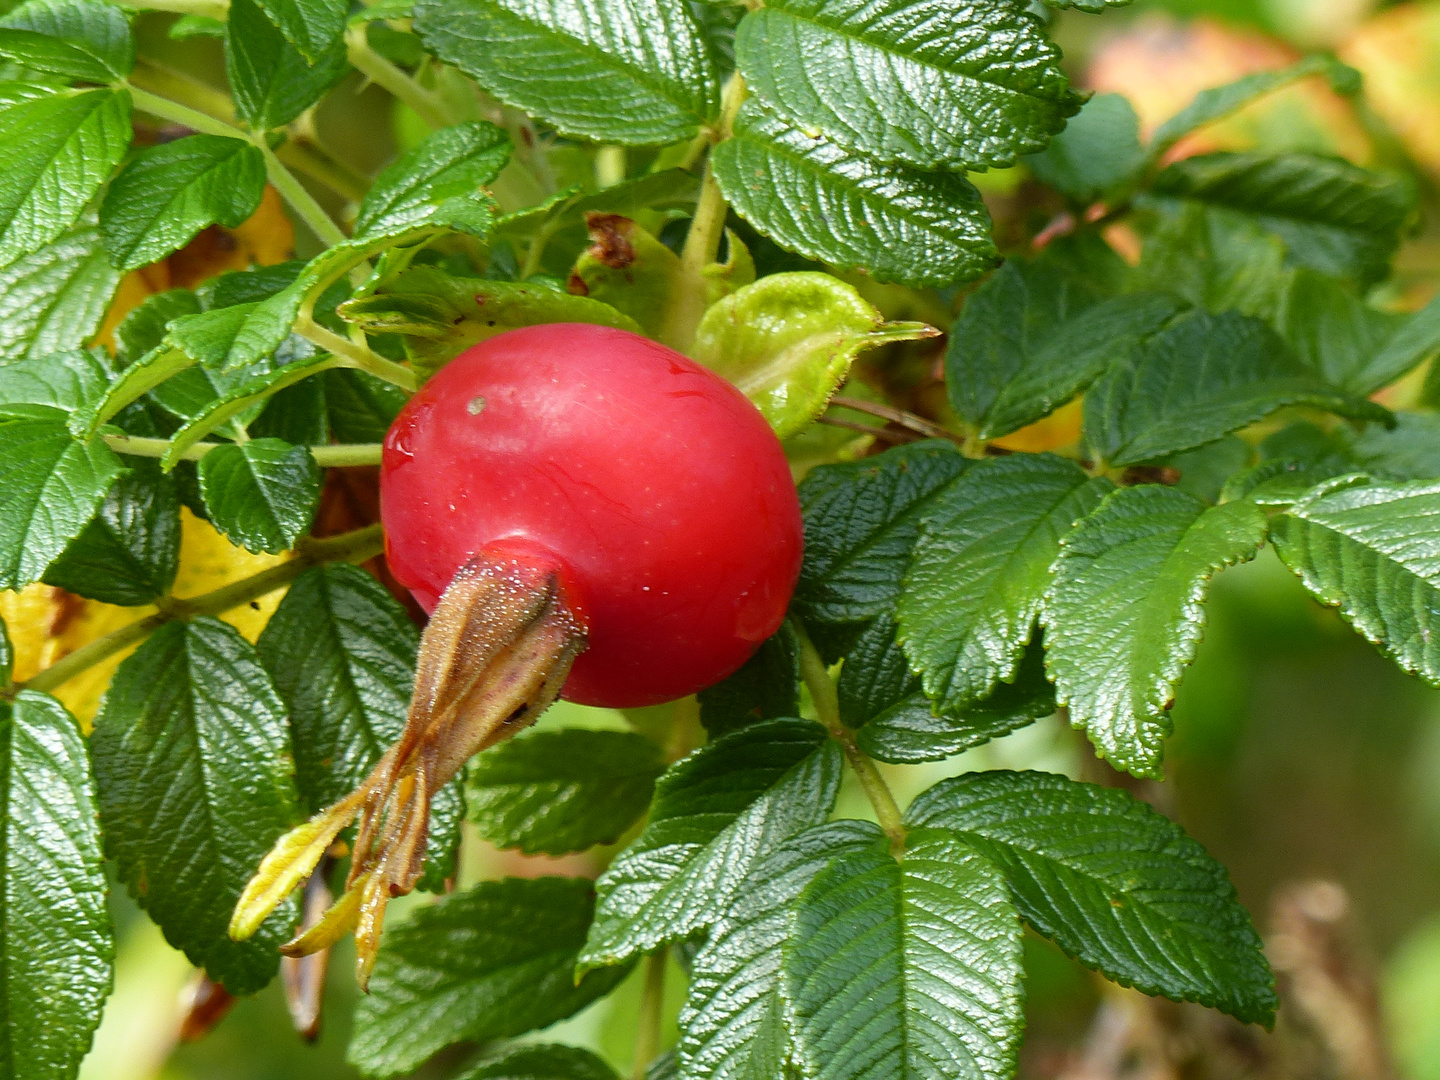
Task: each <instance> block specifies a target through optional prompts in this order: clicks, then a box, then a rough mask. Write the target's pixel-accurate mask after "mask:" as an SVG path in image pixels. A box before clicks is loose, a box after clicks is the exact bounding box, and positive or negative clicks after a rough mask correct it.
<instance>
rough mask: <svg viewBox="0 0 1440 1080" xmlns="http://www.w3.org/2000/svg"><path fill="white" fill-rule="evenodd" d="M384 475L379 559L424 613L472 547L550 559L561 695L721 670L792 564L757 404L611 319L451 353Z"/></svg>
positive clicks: (650, 694)
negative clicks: (556, 589) (558, 586)
mask: <svg viewBox="0 0 1440 1080" xmlns="http://www.w3.org/2000/svg"><path fill="white" fill-rule="evenodd" d="M380 483H381V489H380V497H381V517H382V520H383V522H384V525H385V535H386V544H387V556H388V559H389V563H390V567H391V569H392V570H393V572H394V573H395V576H396V577H397V578H398V579H399V580H400V581H401V582H402V583H403V584H404V585H406V586H407V587H408V588H410V589H411V591H412V592H413V593H414V594H415V596H416V598H417V599H418V600H419V601H420V603H421V604H422V605H423V606H424V607H425V608H426V609H427V610H433V609H434V606H435V604H436V603H437V601H438V600H439V597H440V594H441V593H442V592H444V590H445V588H446V586H447V585H448V584H449V583H450V579H451V578H452V577H453V576H454V574H455V571H456V570H457V569H458V568H459V567H460V566H461V565H462V564H464V563H465V561H466V560H467V559H469V558H470V557H471V556H472V555H474V554H476V553H477V552H479V551H481V550H482V549H484V548H486V547H487V545H493V544H497V543H504V544H512V543H514V542H515V541H524V542H526V543H528V544H530V545H533V550H534V551H535V553H536V557H537V558H539V559H542V560H543V559H545V558H547V557H548V558H553V559H554V560H555V564H556V566H557V567H558V573H559V576H560V579H561V580H562V581H563V582H564V583H565V585H566V587H567V589H568V590H569V592H570V593H571V595H572V596H573V597H574V599H575V602H576V603H577V604H578V605H579V607H580V609H581V612H579V613H577V614H582V615H583V618H584V620H585V622H586V623H587V627H588V636H589V643H588V647H587V648H586V649H585V651H584V652H583V653H582V654H581V655H580V656H579V657H578V658H577V659H576V661H575V664H574V667H573V668H572V670H571V673H570V678H569V680H568V681H567V682H566V684H565V688H564V690H563V691H562V696H564V697H565V698H567V699H569V700H571V701H577V702H581V703H583V704H587V705H605V706H612V707H629V706H638V705H650V704H655V703H657V702H662V701H670V700H673V699H675V698H678V697H683V696H684V695H686V694H691V693H694V692H695V691H697V690H700V689H703V688H704V687H706V686H709V685H711V684H713V683H715V682H717V681H719V680H720V679H722V678H724V677H725V676H726V675H728V674H730V673H731V672H732V671H734V670H735V669H736V668H738V667H739V666H740V665H741V664H742V663H744V662H745V660H746V659H747V658H748V657H749V656H750V655H751V653H753V652H754V651H755V649H756V648H757V647H758V646H759V644H760V642H762V641H763V640H765V638H767V637H769V636H770V635H771V634H773V633H774V632H775V631H776V629H778V627H779V625H780V622H781V621H782V620H783V619H784V617H785V609H786V605H787V604H788V603H789V600H790V595H791V592H792V591H793V589H794V587H795V581H796V578H797V576H798V575H799V572H800V556H801V547H802V541H801V522H800V506H799V501H798V499H797V497H796V494H795V485H794V482H793V481H792V479H791V476H790V470H789V466H788V465H787V463H786V460H785V456H784V454H783V452H782V451H781V448H780V444H779V442H778V441H777V440H776V438H775V436H774V435H773V434H772V432H771V430H770V427H769V425H768V424H767V423H766V422H765V420H764V418H763V417H762V416H761V415H760V413H759V411H758V410H757V409H756V408H755V406H754V405H752V404H751V403H750V401H749V400H748V399H747V398H746V397H745V396H744V395H743V394H741V393H740V392H739V391H738V390H736V389H735V388H734V387H733V386H732V385H731V384H730V383H728V382H726V381H725V380H724V379H722V378H720V377H719V376H717V375H715V374H714V373H713V372H711V371H710V370H708V369H707V368H704V367H702V366H700V365H699V364H696V363H695V362H694V361H692V360H689V359H687V358H686V357H684V356H681V355H680V354H679V353H676V352H674V351H672V350H671V349H668V348H666V347H665V346H663V345H660V344H658V343H656V342H654V341H651V340H649V339H647V338H643V337H640V336H639V335H636V334H632V333H629V332H627V331H624V330H617V329H613V328H611V327H604V326H590V325H584V324H571V323H560V324H552V325H547V326H532V327H527V328H525V329H521V330H512V331H510V332H509V333H505V334H501V335H500V336H498V337H495V338H492V339H490V340H489V341H486V342H483V343H482V344H480V345H477V346H475V347H474V348H472V349H470V350H468V351H467V352H465V353H463V354H461V355H460V356H459V357H457V358H456V359H455V360H454V361H452V362H451V363H450V364H449V365H447V366H446V367H445V368H443V369H442V370H441V371H440V372H439V373H438V374H437V375H436V376H435V377H434V378H433V379H431V380H430V381H429V382H428V383H427V384H426V385H425V387H424V388H423V389H422V390H421V391H420V392H419V393H418V394H417V395H416V396H415V397H414V398H413V399H412V400H411V401H410V403H409V404H408V405H407V406H406V408H405V409H404V411H402V412H401V414H400V416H399V417H398V418H397V419H396V421H395V423H394V425H393V426H392V427H391V429H390V434H389V437H388V438H387V439H386V442H385V457H384V463H383V465H382V467H381V479H380Z"/></svg>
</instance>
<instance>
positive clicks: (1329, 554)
mask: <svg viewBox="0 0 1440 1080" xmlns="http://www.w3.org/2000/svg"><path fill="white" fill-rule="evenodd" d="M1437 515H1440V482H1436V481H1434V480H1424V481H1415V482H1411V483H1392V482H1384V481H1371V482H1365V481H1364V480H1363V478H1357V477H1349V478H1341V479H1338V480H1334V481H1332V482H1330V483H1328V484H1325V485H1322V486H1321V487H1319V488H1316V489H1315V491H1314V492H1313V493H1312V494H1311V495H1310V496H1309V497H1307V498H1305V499H1303V500H1301V501H1300V502H1298V503H1296V504H1295V505H1294V506H1292V507H1290V509H1289V510H1288V511H1287V512H1286V513H1284V514H1281V515H1280V516H1279V517H1277V518H1276V519H1275V520H1274V521H1273V522H1272V523H1271V526H1270V537H1271V540H1272V541H1273V542H1274V544H1275V550H1276V551H1277V552H1279V553H1280V558H1282V559H1283V560H1284V561H1285V564H1286V565H1287V566H1289V567H1290V569H1291V570H1293V571H1295V574H1296V575H1297V576H1298V577H1299V578H1300V580H1301V581H1302V582H1303V583H1304V585H1305V588H1306V589H1308V590H1309V592H1310V594H1311V595H1312V596H1314V597H1315V599H1316V600H1318V601H1320V603H1322V604H1326V605H1328V606H1330V607H1334V608H1338V609H1339V611H1340V615H1341V616H1342V617H1343V618H1344V619H1345V621H1346V622H1348V623H1349V624H1350V625H1351V626H1353V627H1354V628H1355V629H1356V630H1357V631H1358V632H1359V633H1360V634H1361V635H1363V636H1364V637H1365V639H1366V640H1367V641H1370V642H1373V643H1374V644H1376V645H1378V646H1380V648H1381V649H1382V650H1383V651H1384V652H1385V654H1386V655H1387V656H1389V657H1390V658H1391V659H1392V660H1394V661H1395V662H1396V663H1397V664H1399V665H1400V667H1402V668H1404V669H1405V670H1406V671H1408V672H1410V673H1411V674H1412V675H1418V676H1419V677H1420V678H1422V679H1424V680H1425V681H1426V682H1428V683H1430V684H1431V685H1432V686H1440V546H1437V544H1436V541H1435V527H1434V521H1435V518H1436V516H1437Z"/></svg>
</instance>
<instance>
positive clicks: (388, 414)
mask: <svg viewBox="0 0 1440 1080" xmlns="http://www.w3.org/2000/svg"><path fill="white" fill-rule="evenodd" d="M321 378H322V379H323V381H324V384H325V409H326V412H327V414H328V418H329V421H330V430H331V432H333V433H334V435H335V438H336V440H337V441H339V442H342V443H377V442H380V441H381V440H382V439H384V438H385V433H386V432H387V431H389V430H390V424H391V423H392V422H393V421H394V419H395V417H396V416H397V415H398V414H399V412H400V410H401V409H402V408H404V406H405V402H407V401H408V400H410V395H408V394H407V393H405V391H404V390H401V389H400V388H399V387H398V386H392V385H391V384H390V383H387V382H383V381H382V380H380V379H377V378H375V376H373V375H367V374H366V373H365V372H363V371H345V370H343V369H342V370H334V371H327V372H325V374H324V375H323V376H321Z"/></svg>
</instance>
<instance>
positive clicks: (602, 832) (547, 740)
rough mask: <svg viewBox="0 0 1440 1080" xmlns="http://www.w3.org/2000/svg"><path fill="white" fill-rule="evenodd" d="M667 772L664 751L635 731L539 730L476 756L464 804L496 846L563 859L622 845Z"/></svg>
mask: <svg viewBox="0 0 1440 1080" xmlns="http://www.w3.org/2000/svg"><path fill="white" fill-rule="evenodd" d="M664 771H665V759H664V757H663V755H662V754H661V753H660V748H659V747H658V746H656V745H655V744H654V743H653V742H651V741H650V740H649V739H647V738H645V737H644V736H643V735H637V734H635V733H634V732H630V731H589V730H586V729H584V728H566V729H565V730H563V731H542V732H537V733H536V734H533V735H529V736H525V737H522V738H519V739H511V740H509V741H508V742H503V743H500V744H499V745H498V746H494V747H491V748H490V749H489V750H487V751H485V753H483V754H481V755H480V756H479V757H477V758H476V759H475V760H474V762H473V763H472V764H471V766H470V777H469V789H468V795H469V797H468V799H467V800H466V801H467V802H468V803H469V807H470V818H471V820H472V821H474V822H475V824H476V826H477V827H478V830H479V833H480V835H481V836H483V837H484V838H485V839H486V840H489V841H490V842H491V843H493V844H494V845H495V846H497V847H502V848H519V849H520V850H521V851H523V852H525V854H527V855H535V854H546V855H564V854H567V853H569V852H572V851H584V850H585V849H587V848H590V847H594V846H595V845H596V844H613V843H614V842H615V841H616V840H619V839H620V837H621V835H622V834H623V833H624V832H625V831H626V830H627V829H629V828H630V826H631V825H633V824H634V823H635V822H636V821H638V820H639V819H640V817H641V815H643V814H644V813H645V808H646V807H648V806H649V805H650V796H651V794H652V793H653V792H654V790H655V780H656V778H657V777H659V775H660V774H661V773H662V772H664Z"/></svg>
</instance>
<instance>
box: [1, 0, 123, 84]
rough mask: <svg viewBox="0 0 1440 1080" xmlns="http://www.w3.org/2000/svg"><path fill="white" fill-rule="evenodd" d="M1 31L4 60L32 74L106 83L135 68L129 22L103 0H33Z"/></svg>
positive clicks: (10, 17)
mask: <svg viewBox="0 0 1440 1080" xmlns="http://www.w3.org/2000/svg"><path fill="white" fill-rule="evenodd" d="M0 27H3V28H4V29H0V56H7V57H9V58H10V59H11V60H14V61H15V62H16V63H17V64H19V65H20V66H21V67H25V68H29V69H30V70H32V71H45V72H50V73H52V74H55V75H61V76H65V77H66V78H71V79H81V80H84V81H85V82H94V83H108V82H112V81H114V80H115V79H123V78H125V76H127V75H129V74H130V69H131V68H133V67H134V66H135V39H134V38H133V37H132V36H131V34H130V20H129V19H128V18H127V17H126V14H125V12H124V11H122V10H121V9H120V8H118V7H116V6H115V5H114V4H107V3H104V2H103V0H29V2H28V3H24V4H21V5H19V6H18V7H16V8H13V9H12V10H11V11H10V12H9V13H8V14H6V15H5V17H4V18H3V19H0Z"/></svg>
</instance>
